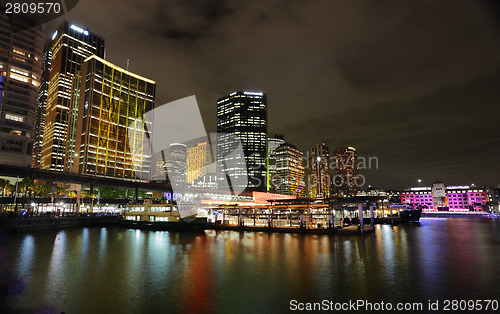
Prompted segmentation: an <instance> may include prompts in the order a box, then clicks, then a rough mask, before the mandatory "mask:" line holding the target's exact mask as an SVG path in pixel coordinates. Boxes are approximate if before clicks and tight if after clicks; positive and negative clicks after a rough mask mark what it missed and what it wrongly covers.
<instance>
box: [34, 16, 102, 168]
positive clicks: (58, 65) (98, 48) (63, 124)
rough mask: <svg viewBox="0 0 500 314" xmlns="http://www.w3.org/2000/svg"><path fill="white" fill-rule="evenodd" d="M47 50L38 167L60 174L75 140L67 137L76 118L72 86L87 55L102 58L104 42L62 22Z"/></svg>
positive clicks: (77, 114) (98, 37)
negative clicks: (49, 53) (48, 59)
mask: <svg viewBox="0 0 500 314" xmlns="http://www.w3.org/2000/svg"><path fill="white" fill-rule="evenodd" d="M51 50H52V60H51V68H50V75H49V86H48V94H47V108H46V115H45V127H44V134H43V142H42V154H41V160H40V167H41V168H44V169H51V170H58V171H63V170H65V162H67V161H68V160H72V159H71V158H72V157H73V156H70V154H69V152H68V147H74V145H75V144H76V143H75V142H74V141H75V139H74V138H70V136H69V126H70V123H71V118H72V117H77V116H79V113H78V112H77V110H78V108H79V107H80V106H79V104H78V103H76V102H75V101H74V97H75V94H74V86H75V84H78V83H77V81H79V80H80V77H79V72H80V69H81V66H82V64H83V62H84V60H85V59H86V58H88V57H90V56H91V55H96V56H98V57H100V58H102V57H104V39H103V38H102V37H101V36H99V35H96V34H94V33H91V32H89V31H88V30H87V29H84V28H82V27H80V26H77V25H75V24H72V23H71V22H68V21H63V22H62V23H61V25H60V26H59V28H58V29H57V30H56V32H55V33H54V35H53V40H52V46H51ZM74 134H75V135H76V133H74ZM68 143H70V144H71V145H68ZM66 170H68V169H67V168H66Z"/></svg>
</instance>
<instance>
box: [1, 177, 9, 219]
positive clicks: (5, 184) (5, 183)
mask: <svg viewBox="0 0 500 314" xmlns="http://www.w3.org/2000/svg"><path fill="white" fill-rule="evenodd" d="M9 185H10V182H9V180H5V179H0V189H2V199H1V200H0V211H3V198H4V196H5V190H6V189H7V188H8V187H9Z"/></svg>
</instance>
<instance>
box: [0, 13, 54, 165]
mask: <svg viewBox="0 0 500 314" xmlns="http://www.w3.org/2000/svg"><path fill="white" fill-rule="evenodd" d="M2 9H3V8H2ZM33 24H34V23H33V21H32V20H29V19H27V18H25V17H22V16H20V15H17V14H13V15H11V16H7V15H6V14H0V76H1V77H3V79H2V83H0V84H3V93H2V96H1V97H0V162H1V163H3V164H10V165H17V166H31V165H32V154H33V143H34V141H35V129H36V123H35V119H36V110H37V98H38V91H39V87H40V80H41V75H42V56H43V45H44V42H45V36H44V35H43V33H42V31H41V29H40V28H39V27H31V26H32V25H33Z"/></svg>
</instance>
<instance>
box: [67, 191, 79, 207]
mask: <svg viewBox="0 0 500 314" xmlns="http://www.w3.org/2000/svg"><path fill="white" fill-rule="evenodd" d="M66 196H67V197H70V198H75V199H76V198H77V197H78V191H76V190H71V191H69V192H68V193H66ZM76 206H78V204H77V202H75V208H76ZM73 211H76V210H73Z"/></svg>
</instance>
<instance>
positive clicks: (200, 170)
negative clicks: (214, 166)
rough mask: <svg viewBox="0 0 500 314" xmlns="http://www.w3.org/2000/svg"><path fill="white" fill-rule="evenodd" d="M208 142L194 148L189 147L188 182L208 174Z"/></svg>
mask: <svg viewBox="0 0 500 314" xmlns="http://www.w3.org/2000/svg"><path fill="white" fill-rule="evenodd" d="M207 144H208V143H207V142H201V143H198V144H197V145H196V146H194V147H188V148H187V153H186V174H187V182H188V183H193V181H194V180H196V179H198V178H199V177H200V176H202V175H205V174H206V173H207Z"/></svg>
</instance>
